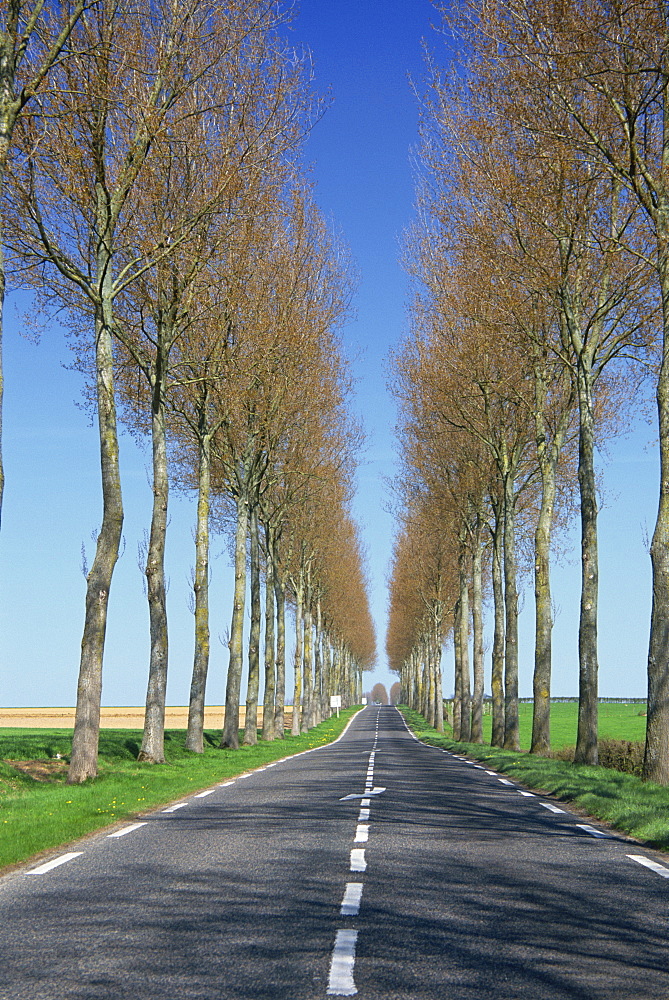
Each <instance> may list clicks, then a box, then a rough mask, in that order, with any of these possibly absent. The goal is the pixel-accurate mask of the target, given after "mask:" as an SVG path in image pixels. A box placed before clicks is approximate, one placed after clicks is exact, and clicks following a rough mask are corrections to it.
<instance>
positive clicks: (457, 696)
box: [453, 599, 462, 741]
mask: <svg viewBox="0 0 669 1000" xmlns="http://www.w3.org/2000/svg"><path fill="white" fill-rule="evenodd" d="M461 607H462V606H461V604H460V600H459V599H458V600H457V601H456V604H455V611H454V614H453V659H454V662H455V677H454V684H453V739H454V740H456V741H459V740H460V732H461V729H462V707H461V706H462V627H461V625H460V617H461V615H462V610H461Z"/></svg>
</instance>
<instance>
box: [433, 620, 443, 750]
mask: <svg viewBox="0 0 669 1000" xmlns="http://www.w3.org/2000/svg"><path fill="white" fill-rule="evenodd" d="M431 646H432V662H433V664H434V667H433V669H434V714H435V721H434V728H435V729H436V730H437V732H438V733H443V731H444V692H443V690H442V684H441V631H440V628H439V626H438V625H435V628H434V633H433V635H432V637H431Z"/></svg>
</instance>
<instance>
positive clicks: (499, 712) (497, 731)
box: [490, 511, 505, 747]
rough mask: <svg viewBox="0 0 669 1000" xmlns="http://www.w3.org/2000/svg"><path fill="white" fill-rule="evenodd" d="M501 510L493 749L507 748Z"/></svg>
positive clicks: (495, 536) (495, 558)
mask: <svg viewBox="0 0 669 1000" xmlns="http://www.w3.org/2000/svg"><path fill="white" fill-rule="evenodd" d="M498 513H499V512H498V511H496V512H495V526H494V528H493V527H491V528H490V533H491V535H492V592H493V605H494V619H495V622H494V633H493V640H492V678H491V682H490V683H491V688H492V690H491V694H492V736H491V740H490V744H491V746H493V747H502V746H504V644H505V635H504V582H503V573H502V562H503V527H502V524H501V523H500V519H499V516H498Z"/></svg>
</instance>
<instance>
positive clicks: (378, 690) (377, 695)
mask: <svg viewBox="0 0 669 1000" xmlns="http://www.w3.org/2000/svg"><path fill="white" fill-rule="evenodd" d="M372 701H378V702H380V704H381V705H387V704H388V692H387V691H386V686H385V684H381V682H380V681H377V683H376V684H375V685H374V687H373V688H372Z"/></svg>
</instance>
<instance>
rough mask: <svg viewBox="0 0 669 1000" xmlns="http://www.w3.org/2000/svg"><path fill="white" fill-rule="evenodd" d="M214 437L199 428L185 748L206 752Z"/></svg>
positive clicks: (196, 751)
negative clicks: (192, 629)
mask: <svg viewBox="0 0 669 1000" xmlns="http://www.w3.org/2000/svg"><path fill="white" fill-rule="evenodd" d="M210 493H211V437H210V435H209V434H207V433H206V432H204V429H203V428H200V434H199V441H198V495H197V529H196V534H195V580H194V581H193V590H194V592H195V651H194V654H193V676H192V679H191V685H190V701H189V705H188V730H187V733H186V749H187V750H192V751H193V752H194V753H204V704H205V691H206V686H207V673H208V672H209V644H210V635H209V504H210Z"/></svg>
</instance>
